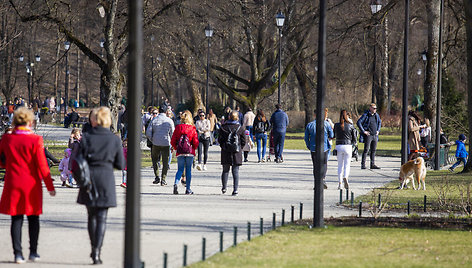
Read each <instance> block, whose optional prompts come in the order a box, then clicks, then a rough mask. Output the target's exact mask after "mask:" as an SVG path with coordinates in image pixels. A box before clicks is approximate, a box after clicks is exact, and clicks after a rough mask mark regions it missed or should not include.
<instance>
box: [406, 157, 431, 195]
mask: <svg viewBox="0 0 472 268" xmlns="http://www.w3.org/2000/svg"><path fill="white" fill-rule="evenodd" d="M413 175H415V178H413ZM425 178H426V166H425V163H424V159H423V157H417V158H416V159H413V160H410V161H408V162H406V163H405V164H403V165H402V167H401V168H400V182H401V183H402V186H401V187H400V189H403V187H405V185H407V184H408V182H409V181H410V180H411V183H412V184H413V189H415V190H419V189H420V187H421V182H423V190H425V191H426V185H425V182H424V180H425ZM415 180H416V182H418V189H416V187H415Z"/></svg>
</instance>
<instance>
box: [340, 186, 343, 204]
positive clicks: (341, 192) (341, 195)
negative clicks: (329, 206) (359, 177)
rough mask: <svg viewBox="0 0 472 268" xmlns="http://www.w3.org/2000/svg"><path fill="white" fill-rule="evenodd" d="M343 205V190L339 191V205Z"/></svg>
mask: <svg viewBox="0 0 472 268" xmlns="http://www.w3.org/2000/svg"><path fill="white" fill-rule="evenodd" d="M342 203H343V189H339V204H342Z"/></svg>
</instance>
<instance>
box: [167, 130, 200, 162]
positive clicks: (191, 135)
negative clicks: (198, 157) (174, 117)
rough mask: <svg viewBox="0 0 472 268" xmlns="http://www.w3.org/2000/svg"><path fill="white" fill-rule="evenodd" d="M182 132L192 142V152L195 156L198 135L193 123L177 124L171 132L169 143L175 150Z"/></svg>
mask: <svg viewBox="0 0 472 268" xmlns="http://www.w3.org/2000/svg"><path fill="white" fill-rule="evenodd" d="M182 134H187V137H188V139H189V141H190V144H192V154H193V155H194V156H195V150H196V149H197V148H198V135H197V129H196V128H195V126H194V125H187V124H179V125H177V126H176V127H175V130H174V133H173V134H172V139H171V140H170V144H171V145H172V147H173V148H174V150H175V151H176V152H177V143H178V142H179V140H180V136H182ZM176 156H179V155H178V154H177V155H176Z"/></svg>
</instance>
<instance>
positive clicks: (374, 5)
mask: <svg viewBox="0 0 472 268" xmlns="http://www.w3.org/2000/svg"><path fill="white" fill-rule="evenodd" d="M381 9H382V0H371V1H370V10H371V11H372V15H375V14H376V13H377V12H379V11H380V10H381ZM376 38H377V26H376V25H374V60H373V62H372V103H374V102H375V92H376V90H375V89H376V86H377V83H376V81H375V80H376V79H375V78H376V73H375V72H376V69H377V68H376V64H377V49H376V48H377V40H376Z"/></svg>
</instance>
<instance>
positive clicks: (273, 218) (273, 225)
mask: <svg viewBox="0 0 472 268" xmlns="http://www.w3.org/2000/svg"><path fill="white" fill-rule="evenodd" d="M272 230H275V213H272Z"/></svg>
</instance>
